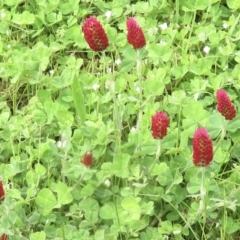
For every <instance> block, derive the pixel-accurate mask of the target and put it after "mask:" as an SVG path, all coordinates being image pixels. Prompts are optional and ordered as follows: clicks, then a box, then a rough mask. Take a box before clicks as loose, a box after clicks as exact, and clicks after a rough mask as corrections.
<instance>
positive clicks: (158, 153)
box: [148, 140, 161, 177]
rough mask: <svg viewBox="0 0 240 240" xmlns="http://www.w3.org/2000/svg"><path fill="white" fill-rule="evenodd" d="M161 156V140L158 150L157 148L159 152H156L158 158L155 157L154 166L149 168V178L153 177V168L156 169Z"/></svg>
mask: <svg viewBox="0 0 240 240" xmlns="http://www.w3.org/2000/svg"><path fill="white" fill-rule="evenodd" d="M160 156H161V140H159V142H158V148H157V151H156V157H155V160H154V162H153V165H152V166H151V167H150V168H149V171H148V176H149V177H150V176H151V172H152V170H153V168H154V167H155V165H156V163H157V161H158V160H159V158H160Z"/></svg>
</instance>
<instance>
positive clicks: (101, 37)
mask: <svg viewBox="0 0 240 240" xmlns="http://www.w3.org/2000/svg"><path fill="white" fill-rule="evenodd" d="M83 33H84V38H85V39H86V41H87V43H88V45H89V47H90V48H91V49H92V50H93V51H96V52H98V51H103V50H105V49H106V48H107V47H108V45H109V43H108V38H107V35H106V33H105V31H104V29H103V27H102V25H101V23H100V22H99V21H98V20H97V19H96V18H95V17H89V18H87V19H86V20H85V22H84V24H83Z"/></svg>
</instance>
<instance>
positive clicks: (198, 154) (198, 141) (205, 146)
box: [192, 128, 213, 167]
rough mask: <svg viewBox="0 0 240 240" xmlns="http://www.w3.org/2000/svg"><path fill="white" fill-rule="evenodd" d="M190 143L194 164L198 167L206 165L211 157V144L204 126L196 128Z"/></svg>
mask: <svg viewBox="0 0 240 240" xmlns="http://www.w3.org/2000/svg"><path fill="white" fill-rule="evenodd" d="M192 144H193V163H194V165H195V166H199V167H200V166H201V167H206V166H208V165H209V164H210V162H211V161H212V159H213V145H212V140H211V139H210V137H209V134H208V132H207V130H206V129H205V128H199V129H197V130H196V132H195V134H194V137H193V141H192Z"/></svg>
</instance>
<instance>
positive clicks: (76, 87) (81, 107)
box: [71, 74, 86, 124]
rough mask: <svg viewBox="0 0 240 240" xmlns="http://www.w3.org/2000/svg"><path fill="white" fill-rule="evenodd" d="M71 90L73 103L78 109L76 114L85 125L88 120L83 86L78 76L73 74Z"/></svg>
mask: <svg viewBox="0 0 240 240" xmlns="http://www.w3.org/2000/svg"><path fill="white" fill-rule="evenodd" d="M71 88H72V95H73V102H74V105H75V108H76V112H77V114H78V116H79V118H80V122H81V124H83V123H84V122H85V120H86V107H85V104H84V97H83V91H82V84H81V82H80V81H79V79H78V78H77V76H76V74H73V79H72V86H71Z"/></svg>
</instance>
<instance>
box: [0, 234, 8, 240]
mask: <svg viewBox="0 0 240 240" xmlns="http://www.w3.org/2000/svg"><path fill="white" fill-rule="evenodd" d="M7 239H8V235H7V234H5V233H4V234H3V235H2V236H1V237H0V240H7Z"/></svg>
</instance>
